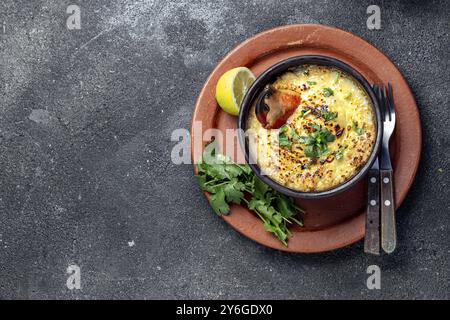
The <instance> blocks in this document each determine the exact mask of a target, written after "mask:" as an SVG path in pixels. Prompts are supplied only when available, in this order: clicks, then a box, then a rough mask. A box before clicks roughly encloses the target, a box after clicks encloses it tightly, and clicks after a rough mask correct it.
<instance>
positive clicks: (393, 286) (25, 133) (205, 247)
mask: <svg viewBox="0 0 450 320" xmlns="http://www.w3.org/2000/svg"><path fill="white" fill-rule="evenodd" d="M71 3H76V4H78V5H80V7H81V10H82V12H81V14H82V16H81V19H82V29H81V30H76V31H69V30H67V29H66V25H65V23H66V22H65V20H66V17H67V15H66V13H65V11H66V7H67V6H68V5H69V4H71ZM283 3H284V4H283V5H280V4H279V3H278V2H275V1H256V0H255V1H251V2H245V3H244V2H243V1H214V2H212V1H208V2H206V1H204V2H199V1H193V0H189V1H185V0H179V1H174V2H169V3H166V1H125V0H117V1H109V0H100V1H80V0H74V1H69V0H67V1H62V0H60V1H54V0H47V1H8V0H6V1H5V0H2V1H1V2H0V23H4V26H5V32H4V33H3V30H1V29H2V28H1V27H3V26H2V25H0V44H1V49H0V68H1V69H0V79H1V82H0V86H1V87H0V94H1V98H0V183H1V187H0V298H33V299H35V298H45V299H46V298H69V299H72V298H257V299H259V298H367V299H373V298H450V284H449V282H450V271H449V269H450V259H449V256H450V241H449V240H450V239H449V228H450V227H449V222H450V210H449V204H448V199H449V197H450V193H449V191H448V189H447V188H448V181H449V179H448V172H449V170H450V167H449V157H448V154H449V152H450V150H449V145H450V140H449V132H450V131H449V126H448V125H449V118H450V117H449V113H450V109H449V108H450V103H449V102H450V101H449V96H448V91H449V88H448V85H449V80H450V77H449V62H448V58H449V54H448V52H449V16H450V10H449V6H448V2H447V1H384V2H383V1H382V2H379V1H374V2H372V1H370V2H368V1H356V0H355V1H339V2H338V1H313V0H310V1H293V0H291V1H286V2H283ZM371 3H376V4H379V5H380V6H381V7H382V30H379V31H370V30H368V29H367V27H366V19H367V16H368V15H367V14H366V8H367V6H368V5H369V4H371ZM290 23H322V24H328V25H334V26H337V27H339V28H343V29H346V30H348V31H351V32H354V33H355V34H357V35H359V36H362V37H363V38H365V39H367V40H368V41H370V42H371V43H373V44H374V45H375V46H377V47H378V48H380V49H381V50H383V51H384V52H385V53H386V54H387V55H388V56H389V57H390V58H391V59H392V60H393V61H395V62H396V63H397V64H398V67H399V69H400V70H401V71H402V72H403V73H404V75H405V77H406V78H407V80H408V81H409V83H410V85H411V87H412V89H413V91H414V93H415V95H416V98H417V102H418V105H419V108H420V113H421V118H422V126H423V140H424V142H423V155H422V162H421V166H420V169H419V172H418V176H417V179H416V181H415V183H414V186H413V188H412V190H411V192H410V193H409V195H408V197H407V199H406V201H405V202H404V204H403V205H402V207H401V209H400V210H399V228H398V229H399V234H398V237H399V243H400V247H399V248H398V251H397V252H396V253H395V254H394V255H392V256H384V257H382V258H376V257H369V256H367V255H364V254H363V252H362V244H361V243H358V244H355V245H353V246H350V247H347V248H344V249H341V250H337V251H335V252H330V253H324V254H315V255H301V254H286V253H282V252H278V251H274V250H271V249H267V248H264V247H262V246H259V245H257V244H255V243H253V242H252V241H250V240H248V239H246V238H244V237H242V236H240V235H239V234H237V233H236V232H234V231H233V230H231V229H230V227H229V226H228V225H226V223H225V222H223V221H222V220H221V219H219V218H218V217H217V216H215V215H214V213H213V212H212V210H211V209H210V207H209V205H208V203H207V201H206V200H205V198H204V197H203V196H202V195H201V193H200V191H199V189H198V187H197V185H196V182H195V180H194V179H193V176H192V167H191V166H189V165H182V166H176V165H173V164H172V163H171V161H170V150H171V147H172V146H173V143H172V142H171V141H170V134H171V132H172V130H174V129H175V128H179V127H183V128H188V127H189V125H190V119H191V114H192V109H193V105H194V102H195V99H196V97H197V95H198V93H199V90H200V88H201V87H202V84H203V82H204V81H205V79H206V77H207V76H208V74H209V73H210V72H211V70H212V69H213V67H214V65H215V64H216V63H217V62H218V61H219V60H220V59H221V57H222V56H223V55H224V54H225V53H226V52H227V51H229V50H230V49H231V48H233V47H234V46H235V45H237V44H238V43H239V42H241V41H243V40H244V39H246V38H247V37H249V36H251V35H254V34H255V33H257V32H260V31H263V30H265V29H268V28H271V27H275V26H280V25H285V24H290ZM438 169H440V170H438ZM133 244H134V245H133ZM71 263H76V264H78V265H79V266H80V267H81V273H82V289H81V290H74V291H70V290H68V289H67V288H66V285H65V283H66V279H67V274H66V268H67V266H68V265H69V264H71ZM374 263H375V264H378V265H380V266H381V268H382V290H379V291H369V290H368V289H367V288H366V286H365V281H366V277H367V275H366V273H365V271H366V268H367V266H368V265H370V264H374Z"/></svg>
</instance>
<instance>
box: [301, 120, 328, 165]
mask: <svg viewBox="0 0 450 320" xmlns="http://www.w3.org/2000/svg"><path fill="white" fill-rule="evenodd" d="M309 126H310V127H311V128H313V129H315V130H316V131H315V132H313V133H312V134H310V135H308V136H302V137H300V138H301V139H300V142H301V143H303V144H304V145H305V149H304V150H303V151H304V153H305V156H307V157H310V158H320V157H321V156H323V155H324V154H326V153H327V152H328V143H330V142H333V141H334V140H336V136H335V135H333V134H332V133H331V132H330V131H329V130H328V129H326V128H325V129H322V127H321V126H320V125H316V124H310V125H309Z"/></svg>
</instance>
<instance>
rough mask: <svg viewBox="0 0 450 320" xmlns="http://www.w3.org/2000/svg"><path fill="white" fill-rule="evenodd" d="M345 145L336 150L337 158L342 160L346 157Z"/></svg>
mask: <svg viewBox="0 0 450 320" xmlns="http://www.w3.org/2000/svg"><path fill="white" fill-rule="evenodd" d="M344 151H345V147H340V148H339V149H337V150H336V155H335V156H336V160H341V159H342V158H343V157H344Z"/></svg>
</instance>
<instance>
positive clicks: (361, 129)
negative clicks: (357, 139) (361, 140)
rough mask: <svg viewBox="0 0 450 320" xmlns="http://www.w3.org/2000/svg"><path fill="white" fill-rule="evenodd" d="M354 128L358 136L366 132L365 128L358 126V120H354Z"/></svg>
mask: <svg viewBox="0 0 450 320" xmlns="http://www.w3.org/2000/svg"><path fill="white" fill-rule="evenodd" d="M352 130H353V131H355V132H356V133H357V134H358V136H360V135H362V134H363V133H364V129H363V128H360V127H358V122H356V121H353V125H352Z"/></svg>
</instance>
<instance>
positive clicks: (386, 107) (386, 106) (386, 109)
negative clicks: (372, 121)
mask: <svg viewBox="0 0 450 320" xmlns="http://www.w3.org/2000/svg"><path fill="white" fill-rule="evenodd" d="M382 92H383V99H382V100H383V104H384V106H383V107H384V121H391V112H390V111H389V100H388V97H387V90H386V87H384V86H383V90H382Z"/></svg>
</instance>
